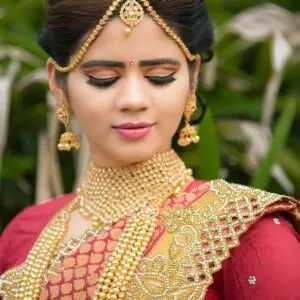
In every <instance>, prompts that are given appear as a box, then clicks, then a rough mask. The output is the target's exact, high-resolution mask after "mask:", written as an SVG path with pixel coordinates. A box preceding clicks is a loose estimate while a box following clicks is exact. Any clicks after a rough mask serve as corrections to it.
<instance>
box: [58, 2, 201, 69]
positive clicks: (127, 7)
mask: <svg viewBox="0 0 300 300" xmlns="http://www.w3.org/2000/svg"><path fill="white" fill-rule="evenodd" d="M122 2H124V0H114V1H113V2H112V4H111V5H110V6H109V8H108V10H107V11H106V13H105V15H104V16H103V17H102V18H101V19H100V21H99V23H98V24H97V26H96V27H95V28H94V30H93V31H92V32H91V33H90V35H89V36H88V37H87V39H86V40H85V42H84V44H83V46H82V47H81V48H80V49H79V51H78V52H77V54H76V55H75V57H74V58H73V60H72V62H71V63H70V64H69V65H68V66H66V67H63V66H60V65H59V64H58V63H57V62H54V66H55V68H56V69H57V70H58V71H59V72H61V73H68V72H70V71H72V70H74V69H75V68H76V67H77V66H78V64H79V63H80V61H81V60H82V59H83V57H84V55H85V54H86V52H87V51H88V49H89V47H90V46H91V44H92V43H93V42H94V41H95V40H96V38H97V37H98V35H99V34H100V32H101V30H102V29H103V28H104V26H105V25H106V24H107V22H108V21H109V20H110V18H112V16H113V15H114V13H115V11H116V10H117V8H118V7H119V6H120V5H121V4H122ZM145 10H146V12H147V13H148V15H149V16H150V17H151V18H152V19H153V20H154V21H155V23H156V24H158V25H159V26H160V27H161V28H162V29H163V30H164V31H165V32H166V34H167V35H168V36H169V37H170V38H172V39H173V40H174V41H175V42H176V43H177V44H178V46H179V47H180V48H181V49H182V51H183V53H184V54H185V56H186V57H187V58H188V60H189V61H193V60H195V58H196V56H195V55H193V54H192V53H191V52H190V51H189V49H188V48H187V46H186V45H185V44H184V42H183V41H182V39H181V38H180V37H179V36H178V35H177V34H176V33H175V32H174V31H173V30H172V29H171V28H170V27H169V26H168V25H167V24H166V22H165V21H164V20H163V19H162V18H161V17H160V16H159V15H158V14H157V12H156V11H155V10H154V9H153V7H152V6H151V5H150V2H149V1H148V0H126V2H125V3H123V5H122V6H121V9H120V19H121V20H122V21H123V23H124V24H125V25H126V26H127V27H126V29H125V31H124V33H125V34H126V35H130V33H131V32H132V30H133V29H134V28H135V27H136V26H137V25H138V24H139V23H140V22H141V21H142V20H143V18H144V15H145Z"/></svg>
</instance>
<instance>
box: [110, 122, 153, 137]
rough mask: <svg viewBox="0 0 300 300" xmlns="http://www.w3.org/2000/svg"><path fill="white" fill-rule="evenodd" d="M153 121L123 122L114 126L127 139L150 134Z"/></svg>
mask: <svg viewBox="0 0 300 300" xmlns="http://www.w3.org/2000/svg"><path fill="white" fill-rule="evenodd" d="M153 125H154V124H153V123H148V122H139V123H130V122H129V123H122V124H120V125H117V126H113V128H114V129H115V130H116V131H117V133H118V134H120V135H121V136H123V137H125V138H127V139H134V140H136V139H141V138H144V137H145V136H146V135H148V134H149V133H150V131H151V129H152V127H153Z"/></svg>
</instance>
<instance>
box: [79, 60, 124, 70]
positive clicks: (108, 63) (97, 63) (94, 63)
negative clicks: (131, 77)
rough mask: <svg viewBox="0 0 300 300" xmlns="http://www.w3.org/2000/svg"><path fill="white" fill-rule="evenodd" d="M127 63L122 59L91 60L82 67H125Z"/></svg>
mask: <svg viewBox="0 0 300 300" xmlns="http://www.w3.org/2000/svg"><path fill="white" fill-rule="evenodd" d="M125 66H126V64H125V63H124V62H121V61H114V60H89V61H87V62H85V63H83V64H82V65H81V66H80V67H81V68H82V69H88V68H94V67H115V68H125Z"/></svg>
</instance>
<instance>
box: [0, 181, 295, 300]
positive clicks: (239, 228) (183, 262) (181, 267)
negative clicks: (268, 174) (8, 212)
mask: <svg viewBox="0 0 300 300" xmlns="http://www.w3.org/2000/svg"><path fill="white" fill-rule="evenodd" d="M210 190H211V192H209V193H207V194H206V195H205V196H203V197H202V198H201V200H199V201H195V202H193V204H192V205H191V206H190V207H188V208H185V209H181V208H179V209H171V208H169V209H167V210H163V211H160V210H159V209H158V208H157V207H155V206H153V207H152V208H151V207H149V208H147V209H146V210H143V211H140V212H139V213H137V214H136V215H134V216H133V217H132V218H131V219H130V220H129V222H128V224H126V226H125V229H124V230H123V232H122V235H121V237H120V239H119V240H118V242H117V244H116V248H115V249H114V250H113V253H112V254H111V256H110V258H109V261H108V264H107V265H106V268H105V269H104V270H103V272H102V274H101V276H100V277H99V279H98V285H97V289H96V292H95V298H94V299H122V298H125V299H136V300H137V299H143V300H144V299H145V300H147V299H162V300H171V299H172V300H175V299H183V300H185V299H204V297H205V293H206V291H207V288H208V286H209V285H210V284H211V283H212V275H213V273H215V272H217V271H218V270H220V269H221V263H222V262H223V261H224V260H225V259H227V258H228V257H229V250H230V249H231V248H234V247H236V246H238V244H239V237H240V236H241V234H243V233H244V232H245V231H246V230H247V228H248V227H249V226H250V225H251V224H252V223H254V222H255V220H256V218H259V217H260V216H262V215H263V214H264V211H265V209H266V207H267V206H269V205H271V204H272V203H275V202H279V201H293V200H292V199H291V198H287V197H286V198H284V197H282V196H280V195H276V194H271V193H267V192H264V191H260V190H256V189H252V188H248V187H244V186H240V185H236V184H229V183H227V182H225V181H223V180H216V181H211V182H210ZM69 209H70V208H69ZM159 219H161V220H162V222H163V225H164V227H165V228H166V230H167V232H166V233H165V234H164V235H163V236H162V237H161V238H160V240H159V242H158V243H157V244H156V246H155V247H154V248H153V249H152V250H151V252H150V254H149V255H148V256H147V257H143V253H144V250H145V247H146V246H147V245H148V243H149V241H150V239H151V237H152V234H153V230H154V227H155V225H156V224H157V222H158V220H159ZM55 220H56V219H55ZM55 220H54V221H53V222H52V223H53V224H56V223H57V222H56V223H55ZM56 221H57V220H56ZM66 221H67V218H66ZM52 223H51V224H52ZM66 223H67V222H66ZM48 231H49V229H48ZM44 232H47V229H45V231H44ZM48 234H49V233H48ZM43 235H44V234H42V235H41V237H40V238H39V239H38V241H37V243H36V245H35V246H34V248H33V250H32V251H31V253H30V255H29V257H33V255H35V260H34V261H33V260H31V264H30V266H31V269H30V272H31V273H28V260H26V262H25V264H23V265H22V266H21V267H18V268H14V269H12V270H10V271H8V272H6V273H5V274H4V276H2V277H1V281H2V287H1V286H0V293H1V292H2V294H1V295H6V297H7V299H28V300H29V299H36V298H37V297H36V295H38V294H39V292H40V286H39V285H38V283H41V280H42V279H41V277H43V274H44V273H43V272H42V270H38V269H37V268H36V265H37V264H35V263H34V262H37V261H38V262H39V263H42V262H43V260H44V259H45V258H43V257H42V255H39V254H40V253H39V252H35V251H34V250H35V249H37V247H36V246H37V244H38V243H39V241H41V240H43V241H45V236H43ZM47 239H49V240H50V241H51V240H52V241H53V239H56V237H54V238H53V237H52V238H51V237H50V236H49V235H47ZM48 244H50V243H49V242H48ZM161 245H162V247H160V246H161ZM163 245H167V246H168V247H165V246H163ZM33 252H34V253H33ZM44 264H45V265H46V264H47V262H44ZM34 266H35V267H34ZM25 272H27V273H26V274H25ZM31 274H35V276H34V277H32V276H31V277H30V275H31ZM34 280H40V281H36V283H35V284H34V289H31V292H30V294H29V293H28V292H29V288H30V286H31V282H33V281H34ZM22 282H24V283H25V284H24V285H23V287H24V290H21V289H20V283H22ZM21 293H23V294H22V296H21Z"/></svg>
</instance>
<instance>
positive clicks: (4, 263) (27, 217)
mask: <svg viewBox="0 0 300 300" xmlns="http://www.w3.org/2000/svg"><path fill="white" fill-rule="evenodd" d="M74 197H75V193H72V194H68V195H63V196H60V197H57V198H54V199H52V200H51V201H49V202H46V203H42V204H38V205H33V206H30V207H28V208H26V209H24V210H23V211H22V212H20V213H19V214H18V215H17V216H16V217H15V218H14V219H13V220H12V221H11V222H10V223H9V224H8V226H7V227H6V229H5V230H4V232H3V233H2V235H1V238H0V265H1V268H0V273H2V272H3V271H5V270H6V269H7V268H10V267H12V266H14V265H17V264H19V263H22V262H23V261H24V259H25V258H26V256H27V254H28V252H29V250H30V249H31V247H32V246H33V244H34V242H35V241H36V239H37V238H38V236H39V234H40V233H41V231H42V230H43V229H44V227H45V226H46V225H47V224H48V222H49V221H50V220H51V218H52V217H53V216H54V215H55V213H56V212H57V211H59V210H60V209H61V208H62V207H64V206H65V205H66V204H67V203H68V202H69V201H71V200H72V199H73V198H74Z"/></svg>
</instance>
